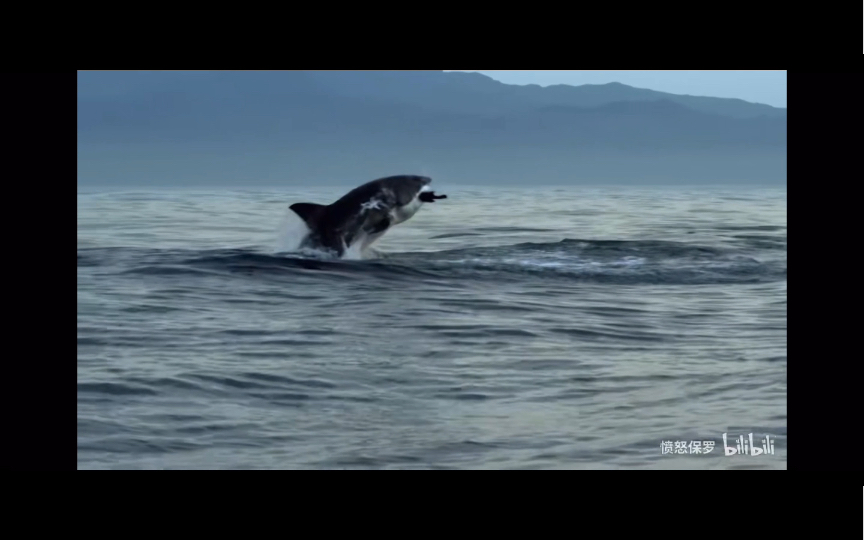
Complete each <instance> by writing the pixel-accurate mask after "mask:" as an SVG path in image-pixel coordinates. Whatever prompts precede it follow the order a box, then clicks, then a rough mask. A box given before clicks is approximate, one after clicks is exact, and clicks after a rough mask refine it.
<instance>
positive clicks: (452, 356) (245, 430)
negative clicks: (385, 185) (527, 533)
mask: <svg viewBox="0 0 864 540" xmlns="http://www.w3.org/2000/svg"><path fill="white" fill-rule="evenodd" d="M352 187H354V186H347V185H346V186H345V188H344V189H338V188H315V189H292V188H290V187H286V188H283V189H279V190H276V189H273V190H270V191H266V190H259V191H254V190H246V191H229V190H227V189H219V188H214V189H213V190H211V191H198V192H193V191H179V190H162V191H158V190H153V191H137V192H108V191H102V192H100V191H88V190H86V189H85V188H80V189H79V195H78V465H79V468H81V469H192V468H194V469H275V468H306V469H343V468H348V469H351V468H370V469H378V468H389V469H405V468H413V469H426V468H429V469H492V468H504V469H522V468H526V469H530V468H540V469H590V468H598V469H614V468H624V469H628V468H661V469H662V468H677V469H731V468H765V469H785V468H786V190H785V188H784V189H756V188H728V189H709V188H701V189H697V188H693V189H688V188H681V187H678V188H653V189H648V188H603V189H601V188H579V187H573V188H553V187H550V188H536V187H532V188H530V189H528V188H525V189H505V188H484V187H476V188H467V187H461V186H449V185H446V184H445V183H444V182H440V181H438V182H433V187H434V188H435V189H436V191H437V192H439V193H446V194H447V195H448V196H449V198H447V199H445V200H441V201H437V202H436V203H434V204H429V205H425V206H424V207H423V208H422V209H421V210H420V211H419V212H418V213H417V215H415V216H414V217H413V218H412V219H411V220H409V221H407V222H405V223H402V224H400V225H398V226H396V227H394V228H393V229H392V230H391V231H389V232H388V233H387V234H386V235H385V236H384V237H383V238H382V239H381V240H379V241H378V243H377V244H376V245H375V246H376V248H377V249H379V250H380V251H382V252H383V257H382V258H380V259H377V260H366V261H327V260H320V259H316V258H309V257H304V256H300V255H296V254H277V252H278V251H280V250H284V249H286V246H288V245H290V244H291V242H292V241H294V238H293V237H292V234H294V233H295V232H296V231H297V230H299V229H298V226H299V223H298V220H297V218H296V217H294V216H292V215H290V214H287V207H288V205H289V204H291V203H293V202H300V201H307V202H320V203H329V202H332V201H333V200H335V199H336V198H338V197H339V196H341V195H342V194H343V193H344V192H345V191H347V190H348V189H350V188H352ZM292 231H293V232H292ZM724 433H726V434H727V441H728V444H729V445H730V446H731V445H732V444H733V442H732V440H733V439H737V438H738V437H739V436H742V435H743V436H744V437H745V438H746V439H748V442H749V434H750V433H752V434H753V438H754V441H756V442H757V445H760V444H761V442H760V441H761V440H762V439H765V438H766V436H767V437H768V438H769V439H768V440H769V441H770V443H771V444H773V454H772V453H769V454H767V455H766V454H763V455H756V456H753V455H746V456H742V455H732V456H726V455H724V454H725V452H724V445H723V439H722V435H723V434H724ZM692 441H699V442H701V443H702V444H701V447H702V448H703V449H704V448H705V447H706V445H705V442H706V441H707V442H709V443H713V444H714V447H713V449H712V450H711V451H710V452H709V453H705V452H704V451H701V452H699V453H696V452H695V451H694V445H691V444H690V443H691V442H692ZM663 443H668V444H665V445H664V444H663ZM676 443H678V444H676ZM708 446H710V444H709V445H708ZM760 448H761V447H760ZM768 448H769V449H770V448H771V447H770V446H769V447H768ZM670 449H671V451H670Z"/></svg>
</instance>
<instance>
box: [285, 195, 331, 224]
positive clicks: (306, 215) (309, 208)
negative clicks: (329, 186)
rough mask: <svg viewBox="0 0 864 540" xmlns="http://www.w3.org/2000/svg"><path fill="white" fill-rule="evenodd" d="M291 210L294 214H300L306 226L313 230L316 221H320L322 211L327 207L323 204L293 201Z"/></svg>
mask: <svg viewBox="0 0 864 540" xmlns="http://www.w3.org/2000/svg"><path fill="white" fill-rule="evenodd" d="M290 208H291V210H293V211H294V213H295V214H297V215H298V216H300V218H301V219H302V220H303V221H305V222H306V226H307V227H309V229H310V230H312V231H315V230H317V229H318V223H319V222H320V221H321V217H322V216H323V215H324V211H325V210H326V209H327V207H326V206H325V205H323V204H316V203H308V202H301V203H294V204H292V205H291V206H290Z"/></svg>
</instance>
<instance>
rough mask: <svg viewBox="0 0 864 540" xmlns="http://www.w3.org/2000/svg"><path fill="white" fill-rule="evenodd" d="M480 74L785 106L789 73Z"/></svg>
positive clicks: (516, 81) (516, 80) (517, 81)
mask: <svg viewBox="0 0 864 540" xmlns="http://www.w3.org/2000/svg"><path fill="white" fill-rule="evenodd" d="M458 71H477V72H480V73H483V74H484V75H488V76H490V77H492V78H493V79H496V80H498V81H501V82H504V83H508V84H539V85H542V86H547V85H550V84H572V85H574V86H575V85H579V84H603V83H609V82H620V83H623V84H627V85H630V86H635V87H637V88H648V89H651V90H659V91H661V92H670V93H672V94H690V95H695V96H713V97H728V98H739V99H743V100H745V101H752V102H755V103H766V104H768V105H773V106H775V107H785V106H786V71H785V70H784V71H537V70H533V71H489V70H479V69H471V70H458Z"/></svg>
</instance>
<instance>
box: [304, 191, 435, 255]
mask: <svg viewBox="0 0 864 540" xmlns="http://www.w3.org/2000/svg"><path fill="white" fill-rule="evenodd" d="M431 182H432V179H431V178H429V177H428V176H416V175H398V176H388V177H386V178H379V179H378V180H373V181H371V182H368V183H366V184H363V185H362V186H360V187H357V188H355V189H353V190H351V191H349V192H348V193H346V194H345V195H344V196H343V197H342V198H341V199H339V200H338V201H336V202H334V203H333V204H330V205H323V204H316V203H306V202H304V203H295V204H292V205H291V206H290V208H291V210H293V211H294V213H296V214H297V215H298V216H300V218H302V219H303V221H304V222H306V226H307V227H308V228H309V234H307V235H306V237H305V238H304V239H303V242H302V243H301V245H300V247H308V248H315V249H321V248H324V249H328V250H330V251H332V252H334V253H335V254H336V255H337V256H339V257H342V256H343V255H344V254H345V253H346V252H347V251H348V250H354V249H355V248H357V249H358V251H359V252H360V253H364V252H365V251H366V249H367V248H368V247H369V246H370V245H371V244H372V243H373V242H375V241H376V240H378V239H379V238H381V236H383V235H384V233H385V232H387V231H388V230H389V229H390V228H391V227H393V226H394V225H398V224H399V223H402V222H404V221H406V220H408V219H410V218H411V216H413V215H414V214H415V213H417V210H419V209H420V207H421V206H422V205H423V203H431V202H435V200H436V199H446V198H447V195H435V192H434V191H432V190H431V189H430V188H429V184H430V183H431Z"/></svg>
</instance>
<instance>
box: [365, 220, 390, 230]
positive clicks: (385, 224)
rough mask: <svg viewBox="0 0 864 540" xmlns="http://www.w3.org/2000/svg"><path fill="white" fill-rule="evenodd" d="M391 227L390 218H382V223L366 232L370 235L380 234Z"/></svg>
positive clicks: (376, 224) (377, 223) (379, 222)
mask: <svg viewBox="0 0 864 540" xmlns="http://www.w3.org/2000/svg"><path fill="white" fill-rule="evenodd" d="M389 226H390V218H388V217H385V218H381V220H380V221H378V222H376V223H375V224H374V225H372V226H371V227H369V228H367V229H366V232H367V233H369V234H378V233H380V232H382V231H386V230H387V228H388V227H389Z"/></svg>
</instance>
